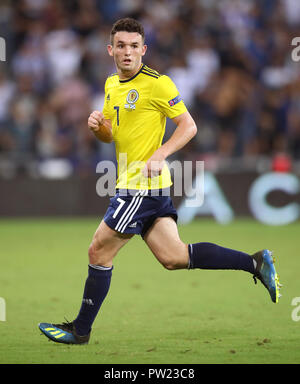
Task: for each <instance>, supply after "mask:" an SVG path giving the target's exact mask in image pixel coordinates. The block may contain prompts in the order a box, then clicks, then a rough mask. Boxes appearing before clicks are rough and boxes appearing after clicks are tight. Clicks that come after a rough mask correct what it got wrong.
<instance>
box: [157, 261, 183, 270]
mask: <svg viewBox="0 0 300 384" xmlns="http://www.w3.org/2000/svg"><path fill="white" fill-rule="evenodd" d="M162 265H163V266H164V268H165V269H167V270H168V271H175V270H176V269H182V268H183V265H182V262H181V261H180V260H176V259H173V258H170V259H165V260H163V261H162Z"/></svg>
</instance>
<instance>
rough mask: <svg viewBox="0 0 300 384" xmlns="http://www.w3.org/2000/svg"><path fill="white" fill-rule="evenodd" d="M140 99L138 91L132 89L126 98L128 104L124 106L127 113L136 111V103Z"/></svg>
mask: <svg viewBox="0 0 300 384" xmlns="http://www.w3.org/2000/svg"><path fill="white" fill-rule="evenodd" d="M138 98H139V93H138V91H137V90H136V89H131V90H130V91H129V92H128V95H127V97H126V101H127V104H125V106H124V107H125V109H127V111H133V110H134V109H135V103H136V102H137V100H138Z"/></svg>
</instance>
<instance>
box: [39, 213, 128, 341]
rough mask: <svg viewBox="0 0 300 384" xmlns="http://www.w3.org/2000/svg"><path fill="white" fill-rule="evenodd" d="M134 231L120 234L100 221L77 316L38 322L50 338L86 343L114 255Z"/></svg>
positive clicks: (101, 299)
mask: <svg viewBox="0 0 300 384" xmlns="http://www.w3.org/2000/svg"><path fill="white" fill-rule="evenodd" d="M132 236H133V235H131V234H129V235H125V234H119V233H117V232H116V231H114V230H112V229H111V228H109V227H108V226H107V225H106V224H105V222H104V221H102V222H101V223H100V225H99V227H98V228H97V230H96V232H95V234H94V236H93V239H92V242H91V245H90V247H89V251H88V254H89V270H88V277H87V279H86V283H85V287H84V294H83V300H82V304H81V308H80V311H79V314H78V316H77V318H76V319H75V320H74V321H72V322H70V323H69V322H67V323H62V324H52V323H40V324H39V328H40V330H41V331H42V332H43V333H44V334H45V335H46V336H47V337H48V338H49V339H50V340H52V341H55V342H59V343H64V344H87V343H88V341H89V338H90V333H91V328H92V324H93V322H94V320H95V318H96V316H97V314H98V312H99V309H100V307H101V304H102V302H103V300H104V299H105V297H106V295H107V293H108V290H109V287H110V280H111V275H112V269H113V267H112V263H113V258H114V257H115V256H116V254H117V253H118V251H119V250H120V249H121V248H122V247H123V246H124V245H125V244H126V243H127V242H128V241H129V240H130V239H131V238H132Z"/></svg>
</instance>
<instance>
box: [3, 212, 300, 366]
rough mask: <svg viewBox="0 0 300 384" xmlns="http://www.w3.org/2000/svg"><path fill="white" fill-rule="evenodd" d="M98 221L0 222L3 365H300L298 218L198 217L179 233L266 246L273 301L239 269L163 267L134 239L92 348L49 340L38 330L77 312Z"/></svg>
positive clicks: (118, 265)
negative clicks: (275, 293)
mask: <svg viewBox="0 0 300 384" xmlns="http://www.w3.org/2000/svg"><path fill="white" fill-rule="evenodd" d="M97 225H98V219H96V218H84V219H75V218H74V219H10V220H8V219H1V220H0V244H1V246H0V247H1V267H0V271H1V272H0V297H2V298H4V299H5V303H6V321H0V363H2V364H3V363H8V364H10V363H17V364H18V363H19V364H22V363H26V364H35V363H45V364H48V363H75V364H77V363H97V364H117V363H123V364H133V363H136V364H142V363H144V364H148V363H149V364H150V363H151V364H159V363H163V364H179V363H184V364H189V363H193V364H195V363H196V364H202V363H229V364H230V363H238V364H239V363H260V364H266V363H275V364H280V363H291V364H296V363H297V364H298V363H300V348H299V345H300V321H295V320H293V318H292V311H293V310H294V311H295V310H296V308H295V307H294V306H293V305H292V300H293V298H295V297H300V284H299V283H300V279H299V273H300V253H299V244H300V243H299V234H300V223H299V222H298V223H294V224H291V225H288V226H284V227H270V226H264V225H262V224H260V223H258V222H255V221H254V220H246V219H245V220H241V219H240V220H235V221H234V222H233V223H232V224H229V225H223V226H222V225H218V224H217V223H216V222H214V221H213V220H210V219H199V220H196V221H194V222H193V223H192V224H189V225H186V226H181V227H179V231H180V234H181V238H182V239H183V240H184V241H185V242H192V243H194V242H199V241H210V242H214V243H217V244H220V245H223V246H226V247H231V248H235V249H240V250H242V251H245V252H249V253H254V252H255V251H256V250H259V249H262V248H269V249H271V250H273V251H274V254H275V257H276V267H277V271H278V274H279V276H280V280H281V282H282V283H283V284H284V287H283V288H282V294H283V297H282V298H281V299H280V302H279V304H274V303H272V302H271V300H270V298H269V294H268V292H267V291H266V290H265V288H264V287H263V286H262V284H261V283H260V282H259V281H258V283H257V285H255V284H254V282H253V279H252V276H251V275H250V274H247V273H246V272H242V271H204V270H193V271H186V270H184V271H167V270H165V269H163V267H162V266H161V265H160V264H159V263H158V262H157V261H156V259H155V258H154V256H153V255H152V254H151V252H150V250H149V249H148V248H147V246H146V245H145V244H144V242H143V241H142V240H141V238H140V237H134V238H133V239H132V240H131V241H130V242H129V243H128V244H127V245H126V246H125V247H124V248H122V250H121V251H120V253H119V254H118V256H117V257H116V259H115V261H114V271H113V278H112V284H111V289H110V291H109V294H108V296H107V299H106V301H105V302H104V304H103V306H102V308H101V311H100V313H99V315H98V317H97V319H96V321H95V324H94V327H93V332H92V336H91V340H90V343H89V345H84V346H67V345H63V344H57V343H52V342H48V341H47V339H46V337H45V336H43V335H40V331H39V329H38V327H37V325H38V323H39V322H62V321H64V317H66V318H67V319H68V320H73V318H74V317H75V316H76V315H77V312H78V309H79V307H80V303H81V299H82V292H83V285H84V282H85V279H86V276H87V263H88V258H87V248H88V246H89V243H90V240H91V238H92V235H93V233H94V231H95V229H96V227H97ZM298 305H299V304H298ZM299 313H300V309H299V311H298V314H299Z"/></svg>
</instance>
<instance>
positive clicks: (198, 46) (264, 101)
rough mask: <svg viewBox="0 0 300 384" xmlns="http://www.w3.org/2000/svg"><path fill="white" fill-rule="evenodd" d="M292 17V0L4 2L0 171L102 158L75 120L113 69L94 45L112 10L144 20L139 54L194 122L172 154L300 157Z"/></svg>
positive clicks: (102, 150)
mask: <svg viewBox="0 0 300 384" xmlns="http://www.w3.org/2000/svg"><path fill="white" fill-rule="evenodd" d="M299 15H300V13H299V1H298V0H264V1H258V0H222V1H221V2H220V1H217V0H210V1H207V0H184V1H179V0H173V1H172V2H170V1H166V0H153V1H150V0H145V1H140V0H124V1H112V2H109V1H104V0H67V1H63V0H51V1H50V0H38V1H36V0H18V1H15V2H13V3H12V2H10V1H8V0H7V1H4V0H3V1H2V2H1V5H0V36H3V37H5V39H6V40H7V42H8V44H7V45H8V59H9V63H10V65H7V63H0V98H1V105H0V177H1V169H2V168H1V162H3V161H10V162H11V164H12V165H15V168H16V169H20V167H19V165H18V164H20V162H24V164H31V163H32V161H34V162H36V164H37V165H38V164H39V163H40V162H44V161H46V160H50V159H63V160H64V161H65V162H66V163H67V164H68V167H69V168H71V169H72V170H73V172H77V173H84V174H86V173H88V172H90V173H92V174H94V173H95V165H96V163H97V161H99V160H105V159H110V160H111V159H112V153H113V150H112V147H111V145H105V144H101V143H97V142H95V140H94V139H93V137H91V136H88V135H87V134H86V133H85V131H86V130H85V129H84V121H86V116H88V115H89V113H90V111H91V110H92V109H100V110H101V108H102V105H103V86H104V81H105V79H106V77H107V75H109V74H110V73H113V72H114V68H113V67H112V63H111V61H110V60H109V59H108V56H107V54H106V51H105V48H103V47H105V45H106V44H107V43H108V41H107V36H108V35H109V30H110V25H111V22H113V21H114V20H116V19H118V18H121V17H123V16H133V17H136V18H138V19H140V20H141V21H142V23H143V24H144V25H145V29H146V34H147V42H146V43H147V44H148V45H150V46H151V56H147V55H146V57H145V63H147V64H148V65H149V66H150V67H152V68H156V69H157V70H158V71H159V72H161V73H166V74H168V75H169V76H171V77H172V78H173V80H174V81H175V82H176V84H177V85H178V88H179V91H180V93H181V96H182V98H183V99H184V100H185V103H186V104H187V105H188V106H189V108H190V110H191V112H192V114H193V116H194V118H195V120H196V122H197V125H198V126H199V127H200V133H199V135H198V136H197V138H195V139H194V140H193V142H191V143H190V145H189V147H188V148H187V149H186V151H185V152H183V153H181V155H183V156H186V157H188V158H189V159H199V158H200V159H201V158H207V156H211V157H213V158H214V159H215V162H214V163H215V164H222V163H223V159H224V158H227V159H230V160H234V159H235V158H237V159H238V164H240V162H241V161H242V160H243V159H247V158H248V157H254V158H259V157H260V156H266V157H271V156H273V155H274V154H276V153H277V152H285V153H288V154H289V155H290V157H291V159H292V160H299V159H300V133H299V130H300V128H299V127H300V123H299V122H300V117H299V115H300V112H299V110H300V108H299V104H300V102H299V100H300V86H299V78H300V66H299V63H293V62H292V61H291V46H290V42H291V40H292V37H294V36H300V16H299ZM169 134H170V125H169V124H168V125H167V132H166V137H168V135H169ZM25 168H26V166H25ZM23 169H24V167H23Z"/></svg>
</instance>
